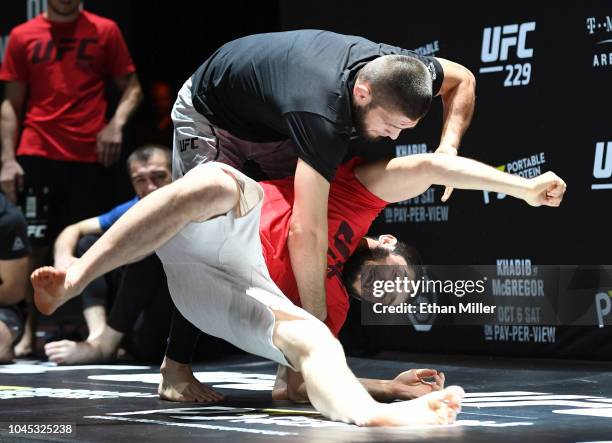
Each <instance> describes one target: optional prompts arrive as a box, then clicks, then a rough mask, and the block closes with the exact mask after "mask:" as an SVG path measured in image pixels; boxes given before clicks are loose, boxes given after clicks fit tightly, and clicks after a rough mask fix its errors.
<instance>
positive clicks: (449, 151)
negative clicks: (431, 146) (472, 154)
mask: <svg viewBox="0 0 612 443" xmlns="http://www.w3.org/2000/svg"><path fill="white" fill-rule="evenodd" d="M434 154H446V155H457V148H455V147H453V146H449V145H440V146H438V149H436V151H435V152H434ZM453 189H455V188H451V187H450V186H446V187H444V194H442V202H443V203H444V202H445V201H446V200H448V199H449V198H450V196H451V194H452V193H453Z"/></svg>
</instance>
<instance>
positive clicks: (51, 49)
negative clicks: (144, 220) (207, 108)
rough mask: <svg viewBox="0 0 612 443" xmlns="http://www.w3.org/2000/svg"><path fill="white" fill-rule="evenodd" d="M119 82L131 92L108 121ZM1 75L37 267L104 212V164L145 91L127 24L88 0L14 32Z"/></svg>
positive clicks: (9, 168)
mask: <svg viewBox="0 0 612 443" xmlns="http://www.w3.org/2000/svg"><path fill="white" fill-rule="evenodd" d="M110 79H112V80H114V82H115V83H116V85H117V86H118V87H119V89H120V90H121V91H122V92H123V95H122V96H121V99H120V100H119V104H118V106H117V109H116V110H115V113H114V115H113V117H112V118H111V119H110V120H109V121H108V122H107V121H105V114H106V108H107V103H106V100H105V97H104V89H105V81H106V80H110ZM0 80H3V81H5V82H6V84H5V97H4V100H3V102H2V108H1V116H2V129H1V138H2V169H1V171H0V185H1V187H2V191H3V192H4V193H5V194H6V195H7V196H8V198H9V199H10V200H12V201H13V202H16V203H18V205H19V206H20V207H21V209H22V211H23V213H24V215H25V217H26V220H27V222H28V236H29V238H30V241H31V243H32V246H33V256H32V258H33V261H34V263H33V266H36V264H40V263H41V261H42V260H44V258H45V257H46V254H47V252H48V247H49V245H50V244H51V243H52V242H53V239H54V237H55V236H56V235H57V234H58V233H59V231H61V229H62V228H63V227H65V226H67V225H70V224H72V223H74V222H76V221H78V220H82V219H86V218H89V217H92V216H93V215H95V214H97V213H99V212H100V211H101V209H103V208H100V207H99V205H100V200H101V198H102V195H103V194H102V192H103V190H104V188H105V183H104V175H103V172H104V168H105V167H107V166H109V165H111V164H113V163H115V162H116V161H117V160H118V158H119V155H120V152H121V142H122V138H123V136H122V130H123V127H124V125H125V123H126V121H127V120H128V119H129V117H130V116H131V115H132V113H133V112H134V110H135V109H136V107H137V106H138V104H139V102H140V100H141V95H142V93H141V89H140V84H139V82H138V78H137V76H136V73H135V67H134V64H133V62H132V59H131V57H130V54H129V51H128V49H127V46H126V44H125V41H124V40H123V37H122V35H121V32H120V31H119V28H118V27H117V24H116V23H114V22H113V21H111V20H109V19H106V18H103V17H100V16H97V15H94V14H91V13H89V12H86V11H81V10H80V1H79V0H63V1H60V0H48V10H47V12H45V13H43V14H41V15H39V16H38V17H36V18H34V19H32V20H29V21H27V22H26V23H23V24H21V25H19V26H17V27H15V28H14V29H13V30H12V31H11V34H10V39H9V44H8V46H7V48H6V52H5V55H4V60H3V63H2V70H1V71H0ZM22 115H25V118H24V119H23V121H21V116H22ZM26 338H27V336H26ZM27 348H28V345H27V344H26V345H25V346H24V351H27Z"/></svg>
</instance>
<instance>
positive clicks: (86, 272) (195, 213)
mask: <svg viewBox="0 0 612 443" xmlns="http://www.w3.org/2000/svg"><path fill="white" fill-rule="evenodd" d="M238 195H239V194H238V187H237V184H236V181H235V180H234V179H233V178H232V177H231V176H230V175H229V174H228V173H226V172H224V171H222V170H220V169H218V168H214V167H210V168H208V167H206V166H204V167H202V168H196V169H194V170H193V171H192V172H191V173H188V174H187V175H186V176H185V177H183V178H181V179H180V180H177V181H175V182H174V183H172V184H170V185H168V186H165V187H163V188H161V189H158V190H157V191H155V192H154V193H152V194H150V195H148V196H147V197H145V198H144V199H142V200H141V201H140V202H138V203H137V204H136V205H135V206H134V207H132V208H131V209H130V210H129V211H128V212H126V213H125V215H123V216H122V217H121V219H119V220H118V221H117V222H116V223H115V224H114V225H113V226H111V228H110V229H109V230H108V231H107V232H106V233H105V234H104V235H103V236H102V237H101V238H100V240H98V241H97V242H96V243H95V244H94V245H93V246H92V247H91V248H90V249H89V250H88V251H87V252H86V253H85V254H84V255H83V257H81V258H80V259H78V260H77V261H76V262H74V263H73V264H72V265H71V266H70V267H69V268H68V269H67V270H66V271H65V272H64V271H60V270H57V269H55V268H53V267H44V268H40V269H38V270H36V271H35V272H34V273H33V274H32V283H33V285H34V290H35V302H36V306H37V307H38V309H39V310H40V311H41V312H42V313H44V314H47V315H49V314H51V313H53V312H54V311H55V310H56V309H57V308H58V307H59V306H61V305H62V304H64V303H65V302H66V301H68V300H69V299H71V298H73V297H75V296H76V295H78V294H79V293H80V292H81V291H82V290H83V288H84V287H85V286H86V285H87V284H89V283H90V282H91V281H92V280H93V279H94V278H97V277H99V276H100V275H103V274H105V273H106V272H108V271H110V270H112V269H115V268H117V267H119V266H121V265H123V264H126V263H129V262H132V261H135V260H136V259H138V258H141V257H144V256H146V255H148V254H150V253H151V252H153V251H154V250H155V249H156V248H158V247H159V246H161V245H163V244H164V243H166V242H167V241H168V240H170V239H171V238H172V237H173V236H174V235H176V234H177V233H178V232H179V231H180V230H181V229H182V228H183V227H184V226H185V225H187V223H190V222H195V221H205V220H208V219H209V218H212V217H215V216H217V215H220V214H225V213H227V212H228V211H229V210H231V209H232V208H234V207H235V206H236V204H237V202H238Z"/></svg>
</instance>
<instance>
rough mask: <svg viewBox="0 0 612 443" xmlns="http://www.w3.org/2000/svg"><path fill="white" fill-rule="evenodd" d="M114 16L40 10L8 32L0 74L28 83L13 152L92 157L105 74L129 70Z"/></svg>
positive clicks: (89, 159)
mask: <svg viewBox="0 0 612 443" xmlns="http://www.w3.org/2000/svg"><path fill="white" fill-rule="evenodd" d="M134 71H135V68H134V63H133V62H132V58H131V57H130V53H129V52H128V49H127V46H126V44H125V41H124V40H123V36H122V35H121V31H119V28H118V27H117V25H116V24H115V22H113V21H111V20H108V19H106V18H103V17H99V16H97V15H94V14H91V13H89V12H85V11H82V12H81V13H79V17H78V18H77V20H75V21H74V22H70V23H56V22H51V21H49V20H47V19H46V18H45V17H44V16H43V15H39V16H38V17H36V18H34V19H32V20H29V21H27V22H26V23H23V24H22V25H19V26H17V27H15V28H14V29H13V30H12V31H11V33H10V36H9V42H8V46H7V48H6V52H5V54H4V60H3V63H2V70H1V71H0V80H6V81H16V82H22V83H25V84H26V85H27V88H28V90H27V103H26V110H25V119H24V122H23V130H22V133H21V139H20V142H19V146H18V149H17V154H18V155H35V156H40V157H45V158H48V159H51V160H67V161H77V162H89V163H93V162H95V161H96V160H97V157H96V136H97V134H98V132H99V131H100V130H101V129H102V128H103V127H104V125H105V120H104V116H105V113H106V100H105V98H104V80H105V79H107V78H112V77H120V76H124V75H126V74H129V73H131V72H134Z"/></svg>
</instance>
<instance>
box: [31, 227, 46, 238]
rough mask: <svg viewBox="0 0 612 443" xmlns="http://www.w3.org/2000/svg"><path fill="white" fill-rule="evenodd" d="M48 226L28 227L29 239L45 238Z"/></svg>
mask: <svg viewBox="0 0 612 443" xmlns="http://www.w3.org/2000/svg"><path fill="white" fill-rule="evenodd" d="M46 230H47V226H45V225H38V226H36V225H30V226H28V237H34V238H44V237H45V231H46Z"/></svg>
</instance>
